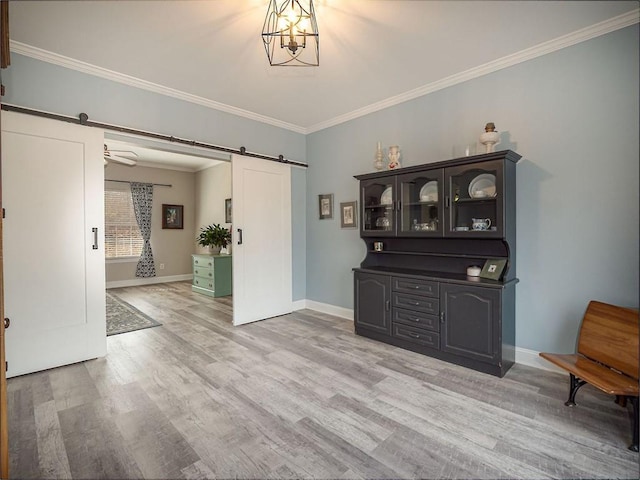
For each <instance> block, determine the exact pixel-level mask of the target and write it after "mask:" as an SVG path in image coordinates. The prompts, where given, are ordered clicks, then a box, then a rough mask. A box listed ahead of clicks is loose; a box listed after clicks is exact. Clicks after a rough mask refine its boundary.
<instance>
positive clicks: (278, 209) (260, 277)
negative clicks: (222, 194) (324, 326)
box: [231, 155, 293, 325]
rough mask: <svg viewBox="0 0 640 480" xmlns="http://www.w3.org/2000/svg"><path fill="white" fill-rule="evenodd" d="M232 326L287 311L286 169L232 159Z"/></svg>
mask: <svg viewBox="0 0 640 480" xmlns="http://www.w3.org/2000/svg"><path fill="white" fill-rule="evenodd" d="M231 169H232V186H233V189H232V194H233V230H234V231H233V324H234V325H242V324H244V323H249V322H255V321H256V320H264V319H265V318H271V317H275V316H278V315H284V314H285V313H290V312H291V311H292V310H293V308H292V300H291V275H292V274H291V167H289V166H288V165H286V164H282V163H276V162H271V161H268V160H260V159H257V158H251V157H245V156H242V155H233V156H232V158H231Z"/></svg>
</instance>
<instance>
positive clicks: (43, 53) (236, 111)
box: [10, 40, 306, 134]
mask: <svg viewBox="0 0 640 480" xmlns="http://www.w3.org/2000/svg"><path fill="white" fill-rule="evenodd" d="M10 48H11V51H12V52H15V53H17V54H20V55H24V56H27V57H31V58H34V59H36V60H41V61H43V62H47V63H51V64H53V65H58V66H61V67H65V68H69V69H71V70H76V71H78V72H82V73H87V74H89V75H93V76H96V77H100V78H104V79H107V80H111V81H113V82H118V83H122V84H124V85H129V86H131V87H136V88H141V89H143V90H147V91H150V92H154V93H159V94H160V95H166V96H168V97H173V98H177V99H179V100H184V101H186V102H190V103H195V104H197V105H202V106H204V107H207V108H212V109H214V110H219V111H221V112H226V113H230V114H232V115H237V116H239V117H244V118H248V119H250V120H255V121H256V122H261V123H266V124H268V125H273V126H274V127H279V128H284V129H285V130H292V131H294V132H297V133H302V134H305V133H306V129H305V128H303V127H300V126H298V125H294V124H292V123H287V122H283V121H281V120H277V119H275V118H271V117H267V116H266V115H260V114H259V113H254V112H250V111H248V110H243V109H241V108H236V107H232V106H231V105H226V104H224V103H220V102H216V101H214V100H209V99H206V98H204V97H199V96H197V95H192V94H190V93H186V92H182V91H180V90H176V89H174V88H170V87H165V86H163V85H158V84H157V83H153V82H148V81H146V80H142V79H140V78H136V77H132V76H130V75H125V74H124V73H118V72H114V71H113V70H109V69H106V68H102V67H98V66H96V65H92V64H90V63H86V62H82V61H80V60H75V59H73V58H69V57H65V56H64V55H58V54H57V53H53V52H50V51H48V50H43V49H41V48H37V47H33V46H31V45H27V44H25V43H21V42H17V41H15V40H11V41H10Z"/></svg>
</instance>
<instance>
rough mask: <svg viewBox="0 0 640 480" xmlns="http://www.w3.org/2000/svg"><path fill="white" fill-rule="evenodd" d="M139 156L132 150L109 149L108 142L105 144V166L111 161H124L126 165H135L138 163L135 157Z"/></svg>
mask: <svg viewBox="0 0 640 480" xmlns="http://www.w3.org/2000/svg"><path fill="white" fill-rule="evenodd" d="M128 157H134V158H128ZM137 157H138V155H137V154H136V153H135V152H132V151H131V150H109V147H107V144H106V143H105V144H104V164H105V166H106V165H107V164H108V163H109V162H116V163H122V164H124V165H129V166H130V167H133V166H134V165H136V164H137V163H138V162H136V160H135V158H137Z"/></svg>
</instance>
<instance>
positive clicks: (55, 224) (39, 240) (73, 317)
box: [2, 112, 106, 377]
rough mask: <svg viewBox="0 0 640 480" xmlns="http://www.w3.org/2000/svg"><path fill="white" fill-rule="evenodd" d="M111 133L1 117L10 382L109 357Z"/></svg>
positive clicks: (6, 115) (27, 118)
mask: <svg viewBox="0 0 640 480" xmlns="http://www.w3.org/2000/svg"><path fill="white" fill-rule="evenodd" d="M102 148H103V132H102V131H100V130H97V129H93V128H88V127H82V126H79V125H72V124H68V123H64V122H59V121H54V120H48V119H44V118H39V117H34V116H30V115H23V114H18V113H10V112H2V170H3V171H2V196H3V199H2V200H3V206H4V208H5V210H6V216H5V219H4V225H3V227H4V232H3V233H4V300H5V315H6V316H7V317H8V318H10V319H11V327H10V328H9V329H8V330H7V331H6V333H5V341H6V357H7V361H8V369H7V376H8V377H13V376H16V375H22V374H25V373H31V372H35V371H38V370H44V369H48V368H52V367H57V366H60V365H66V364H70V363H75V362H80V361H82V360H87V359H90V358H96V357H100V356H104V355H105V354H106V333H105V294H104V292H105V278H104V247H103V241H102V240H103V238H104V233H103V225H104V167H103V160H102Z"/></svg>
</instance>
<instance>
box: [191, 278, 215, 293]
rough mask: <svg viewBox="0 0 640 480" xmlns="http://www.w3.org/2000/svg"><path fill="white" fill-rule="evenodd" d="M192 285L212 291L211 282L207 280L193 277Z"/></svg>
mask: <svg viewBox="0 0 640 480" xmlns="http://www.w3.org/2000/svg"><path fill="white" fill-rule="evenodd" d="M193 285H195V286H196V287H201V288H208V289H210V290H213V280H208V279H206V278H202V277H193Z"/></svg>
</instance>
